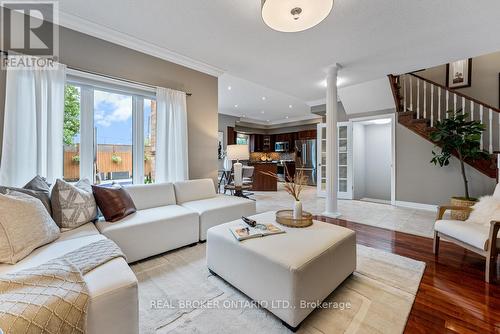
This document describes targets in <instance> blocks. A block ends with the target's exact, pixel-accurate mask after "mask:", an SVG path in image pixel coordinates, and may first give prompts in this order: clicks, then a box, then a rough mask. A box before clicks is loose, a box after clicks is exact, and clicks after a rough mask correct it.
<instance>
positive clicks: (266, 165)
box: [248, 162, 278, 191]
mask: <svg viewBox="0 0 500 334" xmlns="http://www.w3.org/2000/svg"><path fill="white" fill-rule="evenodd" d="M248 165H249V166H254V168H255V169H254V172H253V184H252V190H255V191H277V190H278V181H277V180H276V179H275V178H274V177H272V176H269V175H266V174H263V172H271V173H275V174H276V173H277V172H278V165H277V164H276V163H275V162H251V163H249V164H248Z"/></svg>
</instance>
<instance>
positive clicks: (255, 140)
mask: <svg viewBox="0 0 500 334" xmlns="http://www.w3.org/2000/svg"><path fill="white" fill-rule="evenodd" d="M249 146H250V152H251V153H253V152H262V150H263V137H262V135H259V134H251V135H250V143H249Z"/></svg>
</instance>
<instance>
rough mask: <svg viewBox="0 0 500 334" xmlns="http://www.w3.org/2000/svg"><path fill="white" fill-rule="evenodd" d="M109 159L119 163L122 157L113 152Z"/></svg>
mask: <svg viewBox="0 0 500 334" xmlns="http://www.w3.org/2000/svg"><path fill="white" fill-rule="evenodd" d="M111 161H112V162H113V163H115V164H119V163H121V162H122V157H120V156H119V155H116V154H113V155H112V156H111Z"/></svg>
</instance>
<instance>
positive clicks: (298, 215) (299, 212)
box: [293, 201, 302, 219]
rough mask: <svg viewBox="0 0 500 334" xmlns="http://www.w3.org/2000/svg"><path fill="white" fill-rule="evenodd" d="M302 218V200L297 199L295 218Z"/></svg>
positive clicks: (294, 207) (294, 206) (294, 210)
mask: <svg viewBox="0 0 500 334" xmlns="http://www.w3.org/2000/svg"><path fill="white" fill-rule="evenodd" d="M301 218H302V202H301V201H295V203H294V205H293V219H301Z"/></svg>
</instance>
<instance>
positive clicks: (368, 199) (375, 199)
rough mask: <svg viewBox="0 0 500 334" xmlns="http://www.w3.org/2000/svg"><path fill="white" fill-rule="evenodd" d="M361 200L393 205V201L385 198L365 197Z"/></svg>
mask: <svg viewBox="0 0 500 334" xmlns="http://www.w3.org/2000/svg"><path fill="white" fill-rule="evenodd" d="M360 201H364V202H371V203H378V204H387V205H391V201H388V200H385V199H377V198H370V197H363V198H361V199H360Z"/></svg>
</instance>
